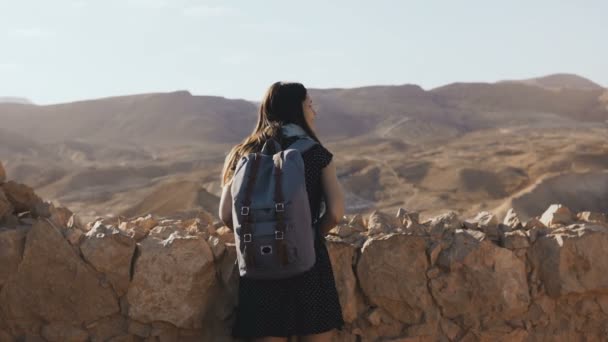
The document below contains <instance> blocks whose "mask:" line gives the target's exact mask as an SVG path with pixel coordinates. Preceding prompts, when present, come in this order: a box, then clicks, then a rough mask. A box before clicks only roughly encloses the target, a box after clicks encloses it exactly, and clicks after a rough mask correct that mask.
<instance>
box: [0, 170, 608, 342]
mask: <svg viewBox="0 0 608 342" xmlns="http://www.w3.org/2000/svg"><path fill="white" fill-rule="evenodd" d="M5 178H6V176H5V174H4V170H3V168H2V166H1V165H0V265H2V268H0V341H23V340H26V341H83V342H84V341H113V342H117V341H230V340H231V338H230V337H229V336H228V334H229V329H230V325H231V324H232V321H233V319H234V308H235V306H236V305H238V303H237V302H236V297H235V294H236V289H237V288H238V270H237V269H236V267H235V264H234V261H235V258H236V254H235V245H234V239H233V235H232V234H233V233H232V231H230V230H229V229H228V228H226V227H222V226H221V225H220V224H218V223H217V222H215V221H214V219H213V218H212V216H211V215H209V214H208V213H205V212H203V211H198V212H192V213H190V214H184V215H182V216H180V217H158V216H153V215H147V216H142V217H139V218H137V219H133V220H130V221H126V220H124V219H121V217H119V218H117V219H113V220H109V219H97V220H95V221H93V222H89V223H86V224H84V223H82V222H80V220H79V219H78V216H77V215H76V214H73V213H72V212H71V211H70V210H68V209H67V208H63V207H55V206H54V205H53V204H52V203H49V202H46V201H44V200H42V199H41V198H40V197H38V196H37V195H36V194H35V193H34V192H33V191H32V189H31V188H29V187H28V186H27V185H24V184H20V183H17V182H15V181H11V180H8V181H7V180H6V179H5ZM419 221H420V220H419V215H418V214H417V213H416V212H408V211H407V210H404V209H400V210H399V211H398V212H397V215H395V216H393V215H388V214H385V213H382V212H379V211H375V212H373V213H372V214H370V215H366V216H362V215H359V214H357V215H353V216H350V217H348V218H345V219H344V220H343V222H341V223H340V225H339V226H338V227H336V228H334V229H333V230H332V231H331V232H330V234H329V235H327V236H326V239H327V246H328V249H329V251H330V256H331V260H332V264H333V268H334V276H335V279H336V283H337V285H338V290H339V294H340V302H341V304H342V308H343V314H344V319H345V321H346V322H347V325H346V327H345V329H344V331H342V332H340V333H339V334H338V335H337V337H336V341H353V342H354V341H378V340H384V341H574V340H585V341H603V340H606V338H607V336H608V330H606V327H607V326H608V262H606V261H605V258H604V257H605V249H606V246H608V225H607V222H606V214H605V213H594V212H579V213H574V212H571V211H570V210H569V209H568V208H566V207H564V206H562V205H559V204H555V205H551V206H550V207H549V208H548V209H546V211H545V212H544V213H543V214H542V215H540V216H537V217H533V218H531V219H529V220H525V221H523V220H520V219H519V218H518V215H517V213H516V212H514V211H513V210H510V211H509V212H508V213H507V214H506V215H505V217H504V220H499V218H498V217H496V216H494V215H492V214H490V213H488V212H480V213H479V214H478V215H476V216H475V217H473V218H468V219H467V218H460V217H458V215H457V214H456V213H455V212H451V211H448V212H446V213H444V214H442V215H440V216H437V217H434V218H432V219H430V220H425V221H423V222H419Z"/></svg>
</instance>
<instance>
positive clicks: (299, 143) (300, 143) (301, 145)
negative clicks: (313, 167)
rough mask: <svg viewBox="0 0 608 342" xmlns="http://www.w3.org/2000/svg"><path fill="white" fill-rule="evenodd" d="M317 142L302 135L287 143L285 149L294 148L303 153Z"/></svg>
mask: <svg viewBox="0 0 608 342" xmlns="http://www.w3.org/2000/svg"><path fill="white" fill-rule="evenodd" d="M317 144H318V143H317V142H316V141H314V140H313V139H312V138H309V137H303V138H300V139H298V140H296V141H295V142H294V143H292V144H291V145H289V146H288V147H287V148H286V149H295V150H298V151H300V153H304V152H306V151H308V150H309V149H310V148H311V147H313V146H315V145H317Z"/></svg>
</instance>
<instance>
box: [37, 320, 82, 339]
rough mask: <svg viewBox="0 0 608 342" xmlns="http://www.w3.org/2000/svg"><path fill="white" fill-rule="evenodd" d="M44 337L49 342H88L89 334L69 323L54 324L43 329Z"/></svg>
mask: <svg viewBox="0 0 608 342" xmlns="http://www.w3.org/2000/svg"><path fill="white" fill-rule="evenodd" d="M41 334H42V337H44V338H45V339H46V340H47V341H49V342H87V341H89V334H88V333H87V332H86V331H85V330H82V329H80V328H78V327H75V326H72V325H70V324H67V323H62V322H53V323H51V324H48V325H46V326H44V328H42V331H41Z"/></svg>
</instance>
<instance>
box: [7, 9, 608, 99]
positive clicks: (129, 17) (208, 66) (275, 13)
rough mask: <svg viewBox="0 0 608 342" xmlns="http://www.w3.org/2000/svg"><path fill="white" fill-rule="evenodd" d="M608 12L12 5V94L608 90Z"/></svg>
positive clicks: (9, 61)
mask: <svg viewBox="0 0 608 342" xmlns="http://www.w3.org/2000/svg"><path fill="white" fill-rule="evenodd" d="M607 18H608V1H606V0H597V1H586V0H578V1H575V0H571V1H568V0H565V1H545V0H542V1H541V0H538V1H535V0H526V1H523V0H522V1H516V0H502V1H498V0H496V1H488V0H485V1H464V0H461V1H452V0H443V1H435V0H420V1H406V0H401V1H383V0H374V1H371V0H370V1H354V0H349V1H334V0H324V1H316V0H309V1H288V0H282V1H281V0H277V1H264V0H258V1H253V0H249V1H245V0H242V1H223V2H220V1H206V0H199V1H195V0H99V1H83V0H53V1H49V0H39V1H28V0H0V49H1V50H0V96H22V97H27V98H29V99H31V100H33V101H34V102H36V103H40V104H46V103H56V102H65V101H74V100H79V99H86V98H96V97H105V96H113V95H124V94H134V93H145V92H157V91H174V90H182V89H187V90H190V91H191V92H192V93H193V94H197V95H221V96H225V97H228V98H245V99H249V100H259V99H260V98H261V97H262V95H263V93H264V91H265V90H266V88H267V87H268V86H269V85H270V84H271V83H272V82H274V81H277V80H288V81H299V82H302V83H304V84H305V85H306V86H307V87H313V88H329V87H341V88H348V87H356V86H363V85H375V84H405V83H414V84H418V85H421V86H422V87H423V88H425V89H430V88H433V87H437V86H440V85H444V84H447V83H451V82H457V81H484V82H494V81H497V80H501V79H518V78H529V77H536V76H540V75H545V74H550V73H557V72H568V73H576V74H579V75H581V76H584V77H587V78H590V79H591V80H593V81H595V82H597V83H600V84H601V85H603V86H608V44H607V43H606V42H607V41H608V19H607Z"/></svg>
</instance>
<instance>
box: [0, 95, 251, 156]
mask: <svg viewBox="0 0 608 342" xmlns="http://www.w3.org/2000/svg"><path fill="white" fill-rule="evenodd" d="M255 110H256V109H255V106H254V105H252V104H251V103H249V102H247V101H244V100H227V99H224V98H221V97H214V96H192V95H191V94H190V93H189V92H187V91H178V92H173V93H155V94H142V95H131V96H120V97H112V98H103V99H95V100H87V101H79V102H72V103H64V104H55V105H48V106H35V105H29V106H27V105H15V104H0V120H2V127H6V128H8V129H9V130H12V131H14V132H18V133H21V134H24V135H27V136H33V137H36V139H38V140H39V141H44V142H62V141H65V140H66V139H69V140H80V141H84V142H87V143H103V144H105V145H125V144H127V145H128V144H139V145H144V146H167V145H173V144H187V143H191V142H205V143H211V144H220V143H226V142H232V141H234V139H235V137H241V136H243V135H245V134H246V133H248V132H250V130H251V127H252V125H253V122H254V119H255ZM235 123H239V124H235Z"/></svg>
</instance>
